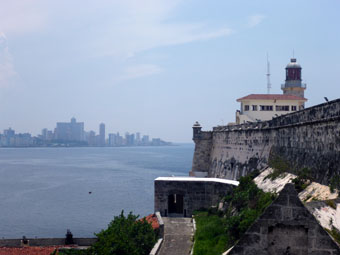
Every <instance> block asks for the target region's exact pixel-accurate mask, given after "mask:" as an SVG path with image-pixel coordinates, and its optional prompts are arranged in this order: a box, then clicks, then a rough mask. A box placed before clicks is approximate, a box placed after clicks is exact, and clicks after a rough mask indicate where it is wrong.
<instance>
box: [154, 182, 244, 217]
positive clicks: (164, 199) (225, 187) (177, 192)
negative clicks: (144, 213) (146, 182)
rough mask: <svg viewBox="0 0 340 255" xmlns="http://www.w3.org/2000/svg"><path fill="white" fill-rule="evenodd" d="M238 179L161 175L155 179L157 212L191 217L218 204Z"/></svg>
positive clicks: (164, 214) (165, 214) (236, 183)
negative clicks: (196, 211) (197, 211)
mask: <svg viewBox="0 0 340 255" xmlns="http://www.w3.org/2000/svg"><path fill="white" fill-rule="evenodd" d="M237 185H238V182H237V181H230V180H219V179H216V178H191V177H159V178H157V179H156V180H155V196H154V198H155V212H160V213H161V215H162V216H182V217H183V216H184V217H191V215H192V213H193V212H194V211H195V210H199V209H202V208H206V209H207V208H210V207H211V206H216V205H217V204H218V203H219V202H220V200H221V198H223V196H225V195H226V194H227V193H228V192H229V191H230V190H231V189H232V187H234V186H237Z"/></svg>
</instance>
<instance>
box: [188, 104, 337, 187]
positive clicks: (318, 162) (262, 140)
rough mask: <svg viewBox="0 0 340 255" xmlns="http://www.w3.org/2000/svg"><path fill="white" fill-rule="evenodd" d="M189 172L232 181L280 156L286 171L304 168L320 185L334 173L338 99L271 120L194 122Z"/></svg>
mask: <svg viewBox="0 0 340 255" xmlns="http://www.w3.org/2000/svg"><path fill="white" fill-rule="evenodd" d="M193 128H194V137H193V140H194V142H195V145H196V146H195V153H194V158H193V166H192V170H191V172H190V175H192V176H208V177H217V178H226V179H233V180H237V179H238V178H240V177H241V176H244V175H247V174H249V173H250V172H251V171H253V170H254V169H263V168H264V167H266V166H268V161H269V158H270V157H280V158H281V159H283V160H284V161H286V162H287V163H289V164H290V169H291V171H292V172H296V171H298V170H300V169H302V168H304V167H307V168H309V169H310V170H311V174H312V175H313V176H312V177H313V178H314V179H315V180H316V181H318V182H319V183H322V184H329V182H330V180H331V179H332V178H333V177H336V176H340V99H337V100H334V101H330V102H327V103H324V104H320V105H316V106H313V107H310V108H306V109H304V110H301V111H297V112H294V113H291V114H286V115H282V116H279V117H277V118H273V119H272V120H270V121H263V122H253V123H249V124H242V125H230V126H218V127H215V128H213V131H208V132H206V131H201V127H199V128H198V127H197V126H194V127H193Z"/></svg>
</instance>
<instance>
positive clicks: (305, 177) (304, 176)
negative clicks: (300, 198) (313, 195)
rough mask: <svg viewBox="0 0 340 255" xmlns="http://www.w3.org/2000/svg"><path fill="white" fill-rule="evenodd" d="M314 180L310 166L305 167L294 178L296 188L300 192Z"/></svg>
mask: <svg viewBox="0 0 340 255" xmlns="http://www.w3.org/2000/svg"><path fill="white" fill-rule="evenodd" d="M312 180H313V178H312V176H311V171H310V169H309V168H307V167H305V168H303V169H301V170H300V171H299V172H298V175H297V177H296V178H295V179H293V183H294V185H295V189H296V190H297V192H298V193H300V192H301V191H303V190H304V189H306V188H307V186H308V185H309V183H310V182H311V181H312Z"/></svg>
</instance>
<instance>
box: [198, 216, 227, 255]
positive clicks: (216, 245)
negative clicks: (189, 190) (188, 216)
mask: <svg viewBox="0 0 340 255" xmlns="http://www.w3.org/2000/svg"><path fill="white" fill-rule="evenodd" d="M195 220H196V226H197V229H196V233H195V247H194V255H215V254H222V253H223V252H224V251H225V248H226V243H227V237H226V234H225V226H226V223H225V219H224V218H222V217H219V216H218V215H209V214H208V212H198V213H197V214H196V215H195Z"/></svg>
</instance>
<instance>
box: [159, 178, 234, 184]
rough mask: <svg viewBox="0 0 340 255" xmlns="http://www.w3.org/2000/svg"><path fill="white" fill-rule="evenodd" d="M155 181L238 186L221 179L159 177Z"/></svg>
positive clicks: (231, 181)
mask: <svg viewBox="0 0 340 255" xmlns="http://www.w3.org/2000/svg"><path fill="white" fill-rule="evenodd" d="M155 181H178V182H180V181H185V182H187V181H190V182H218V183H224V184H231V185H235V186H238V184H239V182H238V181H233V180H227V179H220V178H198V177H158V178H156V179H155Z"/></svg>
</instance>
